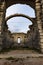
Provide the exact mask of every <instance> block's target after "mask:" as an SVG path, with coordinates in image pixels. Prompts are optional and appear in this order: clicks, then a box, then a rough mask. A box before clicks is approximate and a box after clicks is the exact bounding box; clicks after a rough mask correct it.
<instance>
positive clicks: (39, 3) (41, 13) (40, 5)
mask: <svg viewBox="0 0 43 65" xmlns="http://www.w3.org/2000/svg"><path fill="white" fill-rule="evenodd" d="M6 1H7V0H0V45H1V44H3V43H2V40H3V36H4V34H5V33H4V27H5V25H4V24H5V22H4V21H5V13H6V12H5V10H6V3H7V2H6ZM10 1H14V0H10ZM10 1H9V0H8V2H10ZM27 1H28V0H23V1H22V2H23V3H29V5H31V6H32V5H33V6H32V7H34V6H35V7H34V9H35V11H36V12H35V13H36V21H35V23H37V25H36V28H37V30H38V32H39V38H40V40H39V45H40V50H41V52H43V0H33V1H32V0H29V1H28V2H27ZM19 2H20V3H21V0H17V3H19ZM32 2H33V3H34V2H35V4H32ZM12 3H13V4H15V3H16V1H15V3H14V2H11V3H9V5H11V4H12ZM7 5H8V3H7ZM9 5H8V6H9Z"/></svg>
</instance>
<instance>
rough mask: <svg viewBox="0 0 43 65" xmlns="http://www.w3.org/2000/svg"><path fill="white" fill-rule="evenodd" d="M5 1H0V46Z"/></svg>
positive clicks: (0, 42)
mask: <svg viewBox="0 0 43 65" xmlns="http://www.w3.org/2000/svg"><path fill="white" fill-rule="evenodd" d="M4 10H5V1H0V48H1V46H2V37H3V35H2V26H3V25H2V23H3V22H4V19H5V18H4V15H5V11H4Z"/></svg>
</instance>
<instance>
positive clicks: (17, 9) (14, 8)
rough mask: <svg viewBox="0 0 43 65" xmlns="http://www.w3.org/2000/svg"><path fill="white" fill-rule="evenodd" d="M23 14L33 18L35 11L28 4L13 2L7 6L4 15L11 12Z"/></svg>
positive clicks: (11, 13)
mask: <svg viewBox="0 0 43 65" xmlns="http://www.w3.org/2000/svg"><path fill="white" fill-rule="evenodd" d="M16 13H17V14H25V15H27V16H29V17H32V18H35V11H34V9H33V8H31V7H30V6H29V5H26V4H14V5H11V6H10V7H8V8H7V10H6V17H8V16H10V15H13V14H16Z"/></svg>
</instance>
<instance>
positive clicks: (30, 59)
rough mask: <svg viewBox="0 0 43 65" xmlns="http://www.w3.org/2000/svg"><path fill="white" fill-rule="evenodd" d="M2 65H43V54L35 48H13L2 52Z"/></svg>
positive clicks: (0, 64) (0, 61)
mask: <svg viewBox="0 0 43 65" xmlns="http://www.w3.org/2000/svg"><path fill="white" fill-rule="evenodd" d="M0 65H43V54H39V53H37V52H35V51H33V50H31V51H30V50H12V51H10V52H5V53H3V54H0Z"/></svg>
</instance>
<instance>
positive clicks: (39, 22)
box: [35, 0, 43, 53]
mask: <svg viewBox="0 0 43 65" xmlns="http://www.w3.org/2000/svg"><path fill="white" fill-rule="evenodd" d="M35 3H36V4H35V6H36V18H37V26H38V30H39V35H40V40H39V45H40V49H41V52H42V53H43V29H42V20H41V0H36V1H35Z"/></svg>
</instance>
